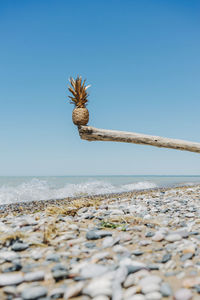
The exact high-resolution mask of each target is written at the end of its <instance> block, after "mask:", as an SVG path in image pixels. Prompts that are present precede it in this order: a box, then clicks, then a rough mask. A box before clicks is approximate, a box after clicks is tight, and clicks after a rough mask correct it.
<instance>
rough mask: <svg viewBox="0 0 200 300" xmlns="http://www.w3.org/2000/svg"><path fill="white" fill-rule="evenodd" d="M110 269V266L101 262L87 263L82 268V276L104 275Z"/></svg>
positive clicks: (86, 277)
mask: <svg viewBox="0 0 200 300" xmlns="http://www.w3.org/2000/svg"><path fill="white" fill-rule="evenodd" d="M107 271H108V268H107V267H106V266H103V265H99V264H87V266H86V267H84V268H82V270H81V272H80V276H81V277H83V278H85V279H88V278H94V277H98V276H101V275H103V274H104V273H106V272H107Z"/></svg>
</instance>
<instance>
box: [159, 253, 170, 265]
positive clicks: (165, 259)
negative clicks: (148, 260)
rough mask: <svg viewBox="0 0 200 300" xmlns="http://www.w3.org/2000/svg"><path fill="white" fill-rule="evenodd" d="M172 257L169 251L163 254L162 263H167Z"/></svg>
mask: <svg viewBox="0 0 200 300" xmlns="http://www.w3.org/2000/svg"><path fill="white" fill-rule="evenodd" d="M171 258H172V255H171V254H170V253H167V254H165V255H164V256H163V258H162V260H161V263H163V264H165V263H167V262H168V261H169V260H170V259H171Z"/></svg>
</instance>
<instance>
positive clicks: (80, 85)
mask: <svg viewBox="0 0 200 300" xmlns="http://www.w3.org/2000/svg"><path fill="white" fill-rule="evenodd" d="M69 82H70V83H71V86H68V90H69V91H70V93H72V96H69V98H70V100H71V101H70V102H71V103H73V104H75V106H76V107H82V108H83V107H85V106H86V105H87V102H88V95H89V94H88V92H87V89H88V88H89V87H90V85H87V86H86V85H85V82H86V79H85V80H83V82H82V77H81V76H79V75H78V76H77V78H76V79H73V78H72V77H70V79H69Z"/></svg>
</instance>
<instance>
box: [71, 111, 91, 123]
mask: <svg viewBox="0 0 200 300" xmlns="http://www.w3.org/2000/svg"><path fill="white" fill-rule="evenodd" d="M72 120H73V123H74V124H75V125H77V126H80V125H83V126H84V125H87V123H88V121H89V111H88V110H87V108H86V107H75V108H74V110H73V113H72Z"/></svg>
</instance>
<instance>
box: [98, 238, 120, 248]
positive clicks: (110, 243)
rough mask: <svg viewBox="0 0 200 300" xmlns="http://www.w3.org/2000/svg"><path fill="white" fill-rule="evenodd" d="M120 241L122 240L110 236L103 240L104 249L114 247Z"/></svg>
mask: <svg viewBox="0 0 200 300" xmlns="http://www.w3.org/2000/svg"><path fill="white" fill-rule="evenodd" d="M119 241H120V238H113V237H111V236H108V237H106V238H105V239H104V240H103V242H102V247H103V248H110V247H113V246H114V245H116V244H118V243H119Z"/></svg>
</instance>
